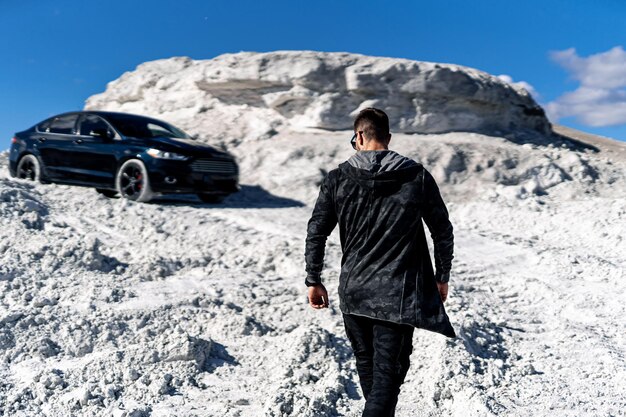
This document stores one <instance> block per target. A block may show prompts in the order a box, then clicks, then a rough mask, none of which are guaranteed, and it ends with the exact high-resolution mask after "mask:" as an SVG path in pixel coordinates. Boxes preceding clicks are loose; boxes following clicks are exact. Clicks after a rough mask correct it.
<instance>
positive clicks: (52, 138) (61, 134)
mask: <svg viewBox="0 0 626 417" xmlns="http://www.w3.org/2000/svg"><path fill="white" fill-rule="evenodd" d="M77 120H78V114H65V115H61V116H57V117H55V118H54V119H52V121H51V122H50V124H49V125H46V126H45V129H44V130H43V131H40V130H38V131H37V133H36V135H35V141H36V142H35V145H34V147H35V148H36V149H37V151H38V153H39V156H40V158H41V160H42V162H43V165H44V170H45V172H46V177H48V179H50V180H53V181H67V180H71V176H70V175H68V174H69V173H70V172H69V171H68V168H71V166H72V161H71V155H70V153H69V149H71V145H72V142H73V140H74V134H75V133H76V121H77Z"/></svg>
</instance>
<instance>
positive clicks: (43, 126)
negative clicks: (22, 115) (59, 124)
mask: <svg viewBox="0 0 626 417" xmlns="http://www.w3.org/2000/svg"><path fill="white" fill-rule="evenodd" d="M51 124H52V119H48V120H44V121H43V122H41V123H39V124H38V125H37V131H38V132H49V131H50V125H51Z"/></svg>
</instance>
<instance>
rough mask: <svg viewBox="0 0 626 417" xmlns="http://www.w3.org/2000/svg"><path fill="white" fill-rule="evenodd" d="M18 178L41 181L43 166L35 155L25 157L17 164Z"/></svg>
mask: <svg viewBox="0 0 626 417" xmlns="http://www.w3.org/2000/svg"><path fill="white" fill-rule="evenodd" d="M17 178H21V179H23V180H30V181H37V182H40V181H41V164H39V159H37V157H36V156H35V155H31V154H28V155H24V156H23V157H22V158H21V159H20V161H19V162H18V163H17Z"/></svg>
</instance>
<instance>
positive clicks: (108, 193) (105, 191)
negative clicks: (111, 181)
mask: <svg viewBox="0 0 626 417" xmlns="http://www.w3.org/2000/svg"><path fill="white" fill-rule="evenodd" d="M96 191H97V192H98V194H102V195H103V196H105V197H109V198H115V196H116V195H117V190H109V189H106V188H96Z"/></svg>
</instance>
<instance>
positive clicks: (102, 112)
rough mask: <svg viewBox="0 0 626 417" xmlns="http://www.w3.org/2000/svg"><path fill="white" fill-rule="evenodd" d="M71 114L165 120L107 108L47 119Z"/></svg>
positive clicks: (79, 111) (77, 111) (62, 114)
mask: <svg viewBox="0 0 626 417" xmlns="http://www.w3.org/2000/svg"><path fill="white" fill-rule="evenodd" d="M70 114H95V115H96V116H102V117H104V118H106V117H107V116H124V117H137V118H141V119H150V120H156V121H159V122H163V120H159V119H156V118H154V117H150V116H144V115H141V114H133V113H124V112H116V111H105V110H76V111H68V112H65V113H59V114H55V115H54V116H51V117H48V118H47V119H45V120H49V119H54V118H56V117H61V116H68V115H70Z"/></svg>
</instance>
